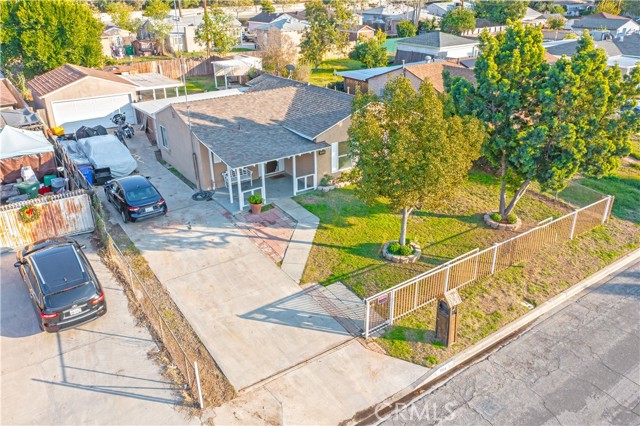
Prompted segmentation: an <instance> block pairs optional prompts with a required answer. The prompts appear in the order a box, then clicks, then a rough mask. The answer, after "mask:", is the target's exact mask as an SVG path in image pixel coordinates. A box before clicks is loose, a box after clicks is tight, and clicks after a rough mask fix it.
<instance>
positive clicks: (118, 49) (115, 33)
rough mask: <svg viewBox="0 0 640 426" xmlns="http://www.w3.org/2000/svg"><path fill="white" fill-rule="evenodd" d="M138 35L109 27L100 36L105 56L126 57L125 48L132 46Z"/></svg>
mask: <svg viewBox="0 0 640 426" xmlns="http://www.w3.org/2000/svg"><path fill="white" fill-rule="evenodd" d="M135 39H136V35H135V34H134V33H132V32H131V31H127V30H125V29H122V28H120V27H116V26H112V25H109V26H107V28H106V29H105V30H104V31H103V32H102V35H101V36H100V43H101V44H102V54H103V55H104V56H109V57H111V56H114V57H122V56H124V55H126V52H125V46H131V45H132V44H133V41H134V40H135Z"/></svg>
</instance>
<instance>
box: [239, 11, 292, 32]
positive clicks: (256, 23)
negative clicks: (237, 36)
mask: <svg viewBox="0 0 640 426" xmlns="http://www.w3.org/2000/svg"><path fill="white" fill-rule="evenodd" d="M288 16H290V15H289V14H287V13H265V12H260V13H258V14H257V15H256V16H253V17H251V18H249V20H248V21H247V30H248V31H249V32H250V33H253V32H254V31H255V29H256V28H258V27H261V26H263V25H265V24H270V23H272V22H275V21H276V20H278V19H281V18H286V17H288Z"/></svg>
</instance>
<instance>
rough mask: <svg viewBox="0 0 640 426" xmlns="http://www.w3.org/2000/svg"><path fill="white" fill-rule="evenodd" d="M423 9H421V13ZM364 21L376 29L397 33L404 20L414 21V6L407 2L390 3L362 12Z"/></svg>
mask: <svg viewBox="0 0 640 426" xmlns="http://www.w3.org/2000/svg"><path fill="white" fill-rule="evenodd" d="M420 12H421V11H419V13H420ZM360 15H361V16H362V23H363V24H365V25H368V26H370V27H371V28H374V29H376V30H378V29H379V30H382V31H384V32H386V33H390V34H396V33H397V32H398V31H397V25H398V24H399V23H400V22H402V21H413V16H414V10H413V7H411V6H408V5H405V4H390V5H387V6H380V7H374V8H371V9H367V10H363V11H362V12H360Z"/></svg>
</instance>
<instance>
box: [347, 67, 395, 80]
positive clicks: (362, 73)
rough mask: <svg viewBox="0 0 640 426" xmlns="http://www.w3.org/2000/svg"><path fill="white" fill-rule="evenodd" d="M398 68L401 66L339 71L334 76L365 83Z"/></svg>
mask: <svg viewBox="0 0 640 426" xmlns="http://www.w3.org/2000/svg"><path fill="white" fill-rule="evenodd" d="M399 68H402V65H392V66H390V67H379V68H368V69H362V70H351V71H340V72H337V73H336V75H339V76H341V77H346V78H351V79H353V80H358V81H367V80H369V79H370V78H373V77H378V76H379V75H383V74H386V73H388V72H391V71H395V70H397V69H399Z"/></svg>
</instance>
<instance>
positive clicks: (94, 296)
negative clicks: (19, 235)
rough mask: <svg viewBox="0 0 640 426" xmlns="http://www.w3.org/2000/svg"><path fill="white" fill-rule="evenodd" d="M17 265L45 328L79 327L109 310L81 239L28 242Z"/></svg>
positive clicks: (50, 329) (57, 329) (43, 328)
mask: <svg viewBox="0 0 640 426" xmlns="http://www.w3.org/2000/svg"><path fill="white" fill-rule="evenodd" d="M14 266H15V267H17V268H18V269H19V270H20V274H21V275H22V279H23V280H24V282H25V284H26V285H27V289H28V290H29V296H30V297H31V300H32V301H33V306H34V307H35V310H36V313H37V314H38V317H39V319H40V324H39V325H40V328H41V329H42V330H45V331H47V332H50V333H52V332H55V331H59V330H62V329H64V328H69V327H75V326H77V325H80V324H83V323H85V322H88V321H91V320H94V319H96V318H98V317H100V316H102V315H104V314H106V313H107V302H106V300H105V298H104V291H103V290H102V286H101V285H100V282H99V281H98V279H97V278H96V275H95V273H94V272H93V269H92V268H91V264H90V263H89V261H88V260H87V258H86V257H85V255H84V253H83V252H82V248H81V246H80V245H79V244H78V242H77V241H75V240H73V239H71V238H53V239H48V240H42V241H39V242H37V243H34V244H31V245H28V246H26V247H25V248H24V249H23V250H21V251H19V252H18V254H17V262H16V263H15V265H14Z"/></svg>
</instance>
